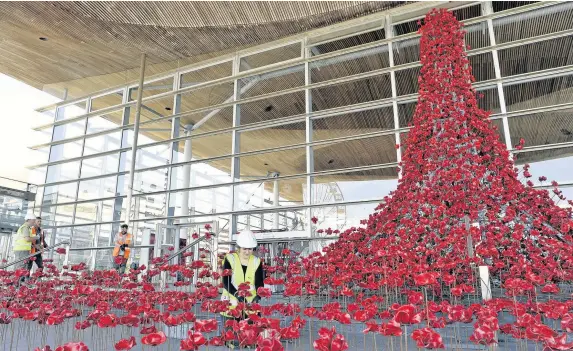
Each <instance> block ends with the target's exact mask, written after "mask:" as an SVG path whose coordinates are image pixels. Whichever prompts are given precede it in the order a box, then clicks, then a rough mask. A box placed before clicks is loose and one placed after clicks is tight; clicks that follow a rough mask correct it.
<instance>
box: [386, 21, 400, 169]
mask: <svg viewBox="0 0 573 351" xmlns="http://www.w3.org/2000/svg"><path fill="white" fill-rule="evenodd" d="M384 32H385V33H386V38H389V39H390V38H393V37H394V28H393V27H392V17H390V15H386V18H385V22H384ZM388 62H389V65H390V67H394V53H393V52H392V42H391V41H390V42H388ZM390 86H391V88H392V112H393V114H394V128H395V129H399V128H400V118H399V116H398V101H396V99H397V98H398V91H397V88H396V72H395V71H393V70H392V71H391V72H390ZM394 138H395V140H396V144H397V145H401V140H400V132H396V133H394ZM396 161H397V162H398V164H399V163H400V162H402V148H401V147H399V148H396ZM400 178H402V167H400V171H399V172H398V179H400Z"/></svg>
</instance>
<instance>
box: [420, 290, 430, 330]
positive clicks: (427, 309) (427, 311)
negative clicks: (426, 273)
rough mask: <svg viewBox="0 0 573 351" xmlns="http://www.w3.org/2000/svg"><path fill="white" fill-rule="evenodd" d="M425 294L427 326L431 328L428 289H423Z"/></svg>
mask: <svg viewBox="0 0 573 351" xmlns="http://www.w3.org/2000/svg"><path fill="white" fill-rule="evenodd" d="M422 291H423V292H424V305H425V306H426V324H427V326H428V327H430V309H429V308H428V294H427V293H426V287H425V286H424V287H423V288H422Z"/></svg>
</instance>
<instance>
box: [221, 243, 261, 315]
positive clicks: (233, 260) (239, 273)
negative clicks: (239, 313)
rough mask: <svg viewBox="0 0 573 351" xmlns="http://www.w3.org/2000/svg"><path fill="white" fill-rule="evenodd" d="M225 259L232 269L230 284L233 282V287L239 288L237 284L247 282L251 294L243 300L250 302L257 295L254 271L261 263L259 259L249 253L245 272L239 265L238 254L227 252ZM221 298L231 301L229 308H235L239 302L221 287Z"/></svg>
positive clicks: (223, 313) (224, 313)
mask: <svg viewBox="0 0 573 351" xmlns="http://www.w3.org/2000/svg"><path fill="white" fill-rule="evenodd" d="M225 260H227V261H228V262H229V264H230V265H231V268H232V270H233V274H232V275H231V284H233V286H234V287H235V289H237V290H239V285H241V284H243V283H247V282H248V283H249V285H250V288H249V291H250V293H251V296H248V297H246V298H245V300H246V301H247V302H252V301H253V300H254V299H255V297H256V296H257V291H256V290H255V272H256V271H257V269H258V268H259V265H260V264H261V259H260V258H258V257H256V256H254V255H251V257H249V263H248V264H247V273H246V274H245V273H244V272H243V267H241V260H240V259H239V255H238V254H237V253H233V254H228V255H227V256H225ZM223 262H225V261H223ZM221 300H223V301H229V302H231V305H230V306H229V309H235V308H236V307H237V305H238V304H239V300H238V299H237V297H236V296H234V295H231V293H229V292H228V291H227V289H225V288H223V294H222V296H221ZM221 314H222V315H223V316H225V317H232V316H231V315H229V314H228V313H226V312H221Z"/></svg>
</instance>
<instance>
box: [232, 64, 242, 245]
mask: <svg viewBox="0 0 573 351" xmlns="http://www.w3.org/2000/svg"><path fill="white" fill-rule="evenodd" d="M240 64H241V58H240V57H239V55H236V56H235V59H234V60H233V76H236V75H237V74H238V73H239V66H240ZM239 84H240V83H239V80H238V79H235V80H234V86H233V101H237V100H239V97H240V87H239ZM240 125H241V110H240V106H239V104H234V105H233V128H236V127H238V126H240ZM231 133H232V134H231V135H232V137H231V155H232V157H231V182H232V183H233V184H232V185H231V196H230V201H231V206H230V208H231V210H232V211H234V210H235V196H236V194H235V184H234V183H235V182H237V181H238V180H240V177H241V172H240V159H239V157H237V156H235V154H237V153H239V151H240V147H241V146H240V137H241V135H240V132H239V131H237V130H236V129H233V131H232V132H231ZM235 233H237V216H236V215H234V214H231V215H229V237H232V235H233V234H235Z"/></svg>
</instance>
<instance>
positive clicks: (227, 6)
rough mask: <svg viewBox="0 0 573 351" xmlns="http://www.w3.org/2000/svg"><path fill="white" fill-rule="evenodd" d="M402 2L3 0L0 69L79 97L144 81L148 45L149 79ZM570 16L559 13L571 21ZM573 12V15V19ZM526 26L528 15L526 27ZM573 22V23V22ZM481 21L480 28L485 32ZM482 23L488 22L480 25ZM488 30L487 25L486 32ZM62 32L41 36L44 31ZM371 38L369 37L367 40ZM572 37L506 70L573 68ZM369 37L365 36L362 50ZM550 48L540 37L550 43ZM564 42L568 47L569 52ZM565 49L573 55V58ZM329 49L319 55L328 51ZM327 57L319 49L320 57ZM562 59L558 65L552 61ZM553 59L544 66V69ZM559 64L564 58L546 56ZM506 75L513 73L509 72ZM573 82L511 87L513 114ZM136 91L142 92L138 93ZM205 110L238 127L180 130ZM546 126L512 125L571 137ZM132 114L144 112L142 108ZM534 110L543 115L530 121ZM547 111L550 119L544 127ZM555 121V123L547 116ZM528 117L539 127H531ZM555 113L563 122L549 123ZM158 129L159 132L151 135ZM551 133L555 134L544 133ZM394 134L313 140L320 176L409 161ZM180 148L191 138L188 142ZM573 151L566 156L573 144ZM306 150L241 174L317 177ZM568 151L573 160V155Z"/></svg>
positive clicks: (207, 146)
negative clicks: (309, 173)
mask: <svg viewBox="0 0 573 351" xmlns="http://www.w3.org/2000/svg"><path fill="white" fill-rule="evenodd" d="M399 4H400V3H398V2H391V3H390V2H388V3H383V2H351V1H346V2H183V3H178V2H159V3H154V2H137V3H129V2H82V3H78V2H63V3H60V2H38V3H36V2H34V3H32V2H24V3H7V2H3V3H0V16H1V18H0V30H1V31H2V33H3V34H4V41H3V42H2V43H0V67H2V70H3V73H7V74H9V75H12V76H15V77H16V78H18V79H20V80H23V81H26V82H27V83H29V84H32V85H34V86H37V87H40V88H44V90H46V91H51V92H61V91H63V89H64V88H66V89H68V93H69V96H71V97H79V96H83V95H86V94H89V93H91V92H93V91H97V90H101V89H104V88H108V87H110V86H116V85H120V84H124V83H126V82H130V81H133V80H135V79H136V78H137V74H138V69H137V65H138V63H139V53H140V52H141V51H143V50H144V51H145V52H147V53H148V55H149V60H150V63H151V64H150V65H149V68H148V70H147V71H146V75H147V76H149V75H153V74H157V73H161V72H165V71H168V70H171V69H175V68H178V67H182V66H185V65H188V64H190V63H194V62H200V61H202V60H205V59H208V58H212V57H217V56H219V55H222V54H225V53H230V52H233V51H235V50H238V49H241V48H245V47H249V46H252V45H254V44H258V43H262V42H268V41H271V40H275V39H278V38H280V37H284V36H287V35H291V34H294V33H298V32H302V31H305V30H309V29H312V28H317V27H321V26H325V25H329V24H333V23H336V22H339V21H343V20H346V19H349V18H351V17H354V16H358V15H361V14H366V13H369V12H373V11H381V10H384V9H386V8H388V7H392V6H397V5H399ZM571 13H573V12H571ZM569 15H570V14H569V13H565V12H560V13H559V16H560V18H561V19H563V18H565V17H567V18H569V17H568V16H569ZM564 16H565V17H564ZM517 23H519V21H517ZM571 23H573V22H571ZM499 25H500V26H499V28H498V32H497V33H496V34H497V35H498V36H499V37H500V38H505V37H506V36H508V35H510V34H511V35H512V39H511V40H516V39H519V38H520V36H519V33H516V30H517V29H516V28H518V29H519V28H520V29H519V31H520V33H522V35H525V36H530V35H531V33H530V30H528V31H526V29H527V28H522V27H520V26H519V25H518V24H517V25H516V26H517V27H515V26H511V24H503V25H502V23H499ZM478 27H479V26H478ZM478 27H476V28H477V29H480V28H478ZM539 28H543V32H539V33H534V34H535V35H540V34H543V33H546V32H549V33H550V32H554V31H557V30H563V29H564V28H565V27H564V24H563V22H562V21H555V20H554V19H553V18H550V17H549V18H547V19H546V22H544V25H543V26H540V27H539ZM482 29H483V28H482ZM383 35H384V33H383V31H382V32H381V33H380V32H377V33H374V34H373V33H370V34H367V35H365V37H364V38H363V39H361V38H356V37H355V38H351V40H354V41H356V40H367V41H371V40H378V39H379V38H380V36H383ZM40 36H43V37H47V38H49V40H48V41H46V42H44V41H40V40H38V37H40ZM366 36H369V37H368V38H366ZM467 38H468V39H469V41H468V42H471V44H472V46H473V47H482V46H487V45H488V40H487V36H486V35H484V34H483V31H482V30H472V31H471V32H469V33H468V36H467ZM572 42H573V38H571V37H567V38H565V39H562V42H560V45H549V46H545V48H546V49H545V50H533V52H534V54H535V55H534V56H535V58H533V56H531V55H532V54H531V52H532V51H531V50H530V49H520V48H517V49H513V50H512V51H510V50H507V51H503V50H502V51H500V57H501V58H502V60H501V61H502V62H501V65H502V73H503V72H515V73H513V74H518V73H525V72H531V71H536V70H539V69H547V68H552V67H559V66H564V65H570V64H573V62H571V60H572V57H573V56H572V55H571V54H570V48H571V43H572ZM328 45H330V44H323V45H320V46H319V47H317V50H319V51H320V50H323V52H328V51H332V50H337V49H340V48H341V47H339V46H340V45H343V46H344V45H346V44H344V43H340V42H338V43H333V44H332V47H329V46H328ZM351 45H356V43H354V44H351ZM539 45H541V44H539ZM564 48H569V49H568V50H564ZM418 50H419V49H418V47H417V43H416V41H410V42H402V43H401V44H400V49H399V51H398V50H396V51H395V52H394V53H393V55H394V57H395V59H398V60H399V61H400V62H402V63H407V62H414V61H417V60H418V59H419V58H418V57H419V54H418ZM565 51H566V52H565ZM298 52H300V48H299V47H296V46H293V47H290V48H285V49H282V50H279V51H277V52H272V53H267V54H265V55H257V56H252V57H250V58H249V59H248V60H246V62H245V63H246V65H245V66H244V67H243V66H242V68H249V66H251V67H252V66H254V67H258V66H264V65H265V64H269V63H272V62H276V61H277V60H278V59H280V58H284V57H289V55H292V54H298ZM319 53H320V52H319ZM315 54H316V53H315ZM548 59H551V60H548ZM542 62H545V64H544V65H541V63H542ZM547 62H551V63H547ZM388 65H389V63H388V59H387V57H385V56H383V55H380V53H378V52H375V53H369V55H366V56H363V57H357V55H355V56H350V57H346V60H345V61H341V60H338V61H336V60H334V61H332V60H331V61H324V62H317V63H314V64H313V65H312V66H311V69H312V81H313V82H320V81H326V80H330V79H333V78H337V77H343V76H348V75H352V74H356V73H360V72H367V71H372V70H375V69H380V68H384V67H388ZM472 65H473V66H474V71H475V73H476V76H477V78H478V79H479V80H486V79H492V78H494V77H493V63H492V60H491V55H479V56H476V57H473V58H472ZM418 71H419V69H418V68H415V69H410V70H406V71H401V72H398V73H397V76H396V77H397V80H398V81H397V85H398V86H397V90H398V94H411V93H415V92H416V91H417V79H418V77H417V73H418ZM230 74H231V65H230V64H222V65H219V66H215V67H211V68H207V69H203V70H200V71H197V72H192V73H189V74H186V75H184V76H183V78H182V84H183V85H184V86H185V84H193V83H197V82H204V81H208V80H212V79H216V78H221V77H226V76H229V75H230ZM504 75H507V74H504ZM241 83H242V87H243V89H242V90H241V95H242V97H252V96H259V95H262V94H267V93H270V92H275V91H281V90H285V89H288V88H292V87H300V86H302V85H303V84H304V77H303V71H302V67H299V68H296V67H295V68H290V69H288V70H287V71H285V72H282V74H274V75H273V74H271V75H266V76H265V75H264V76H259V77H254V78H253V77H249V78H246V79H244V80H243V81H242V82H241ZM172 84H173V82H172V80H170V79H166V80H164V81H159V82H153V83H149V84H148V85H146V87H145V88H144V96H150V95H155V94H158V93H161V92H163V91H167V90H170V89H171V86H172ZM571 85H573V82H572V81H571V79H566V78H559V79H557V80H556V81H555V82H553V81H552V82H550V83H548V84H540V83H535V82H534V83H529V85H525V86H520V87H518V88H511V87H508V88H506V102H507V105H508V110H509V111H515V110H520V109H523V108H531V107H538V106H545V105H549V104H555V103H564V102H571V101H573V94H571V88H573V87H572V86H571ZM495 91H496V90H495V89H493V90H491V89H490V90H488V91H484V95H485V97H484V98H483V99H481V100H480V102H479V103H480V106H481V107H482V108H485V109H489V110H492V111H493V112H494V113H497V112H499V99H498V96H497V94H496V93H495ZM232 92H233V86H232V85H231V84H229V83H226V84H221V85H219V86H215V87H209V88H205V89H202V90H198V91H193V92H191V93H188V94H184V95H183V96H182V99H181V111H182V112H185V111H190V110H193V109H197V108H203V107H209V106H213V105H217V104H220V103H223V102H225V101H228V99H229V98H230V97H231V96H232ZM135 96H136V92H135V91H132V93H131V99H133V98H135ZM388 97H391V87H390V80H389V76H388V75H381V76H377V77H371V78H368V79H364V80H361V81H357V82H349V83H344V84H339V85H336V86H328V87H323V88H318V89H314V90H313V91H312V100H313V110H315V111H316V110H324V109H329V108H335V107H339V106H345V105H349V104H356V103H360V102H367V101H373V100H378V99H383V98H388ZM120 101H121V96H120V95H118V94H117V93H116V94H110V95H109V96H105V97H101V98H98V99H97V100H94V102H93V107H94V108H95V109H98V108H104V107H107V106H111V105H115V104H119V102H120ZM304 106H305V104H304V94H303V92H297V93H291V94H288V95H284V96H278V97H274V98H270V99H266V100H261V101H256V102H251V103H246V104H243V105H241V123H242V124H250V123H255V122H258V121H268V120H272V119H277V118H281V117H286V116H292V115H298V114H302V113H304ZM414 106H415V104H406V105H400V106H399V117H400V118H399V119H400V123H401V126H406V125H407V124H408V121H410V120H411V114H412V113H413V111H414V109H413V107H414ZM172 108H173V98H171V97H170V98H163V99H160V100H154V101H151V102H146V103H145V106H144V109H143V110H142V121H148V120H152V119H156V118H158V117H161V116H167V115H169V114H171V113H172V112H171V111H170V110H168V109H172ZM206 115H209V116H211V118H210V119H209V120H208V121H207V122H206V123H205V124H204V125H202V126H201V127H200V128H199V129H198V130H197V132H198V133H201V132H205V131H212V130H218V129H222V128H229V127H231V126H232V109H231V108H230V107H227V108H223V109H217V110H214V111H207V112H202V113H197V114H194V115H190V116H186V117H184V118H182V121H181V124H182V126H183V125H186V124H189V123H191V124H194V123H197V122H198V121H199V120H201V119H202V118H203V117H205V116H206ZM102 117H104V118H106V119H108V120H110V121H113V122H114V123H119V121H120V120H121V112H119V111H118V112H116V113H109V114H106V115H105V116H102ZM542 117H543V118H544V119H543V121H539V122H536V123H532V122H531V121H530V120H526V119H523V120H521V119H515V120H513V121H512V120H510V128H511V133H512V139H517V140H519V138H520V137H524V138H525V139H526V140H527V145H543V144H545V143H547V142H551V143H553V142H561V141H571V140H573V136H572V134H571V131H572V130H573V125H571V121H572V120H573V119H571V118H568V117H570V115H569V114H567V113H566V112H547V113H544V114H543V116H542ZM131 118H133V111H132V114H131ZM531 118H534V117H531ZM539 118H541V116H538V117H537V119H536V121H538V120H539ZM545 118H546V119H545ZM520 121H524V122H525V121H529V122H528V123H520ZM544 121H551V123H553V122H555V123H557V124H559V126H556V125H552V124H551V123H548V122H544ZM393 127H394V120H393V114H392V108H380V109H376V110H371V111H364V112H359V113H353V114H345V115H341V116H334V117H329V118H325V119H321V120H317V121H315V122H314V129H315V131H314V135H313V139H314V140H324V139H331V138H336V137H342V136H350V135H359V134H364V133H369V132H375V131H380V130H388V129H392V128H393ZM142 128H144V129H143V130H142V133H143V134H144V135H146V136H147V137H149V138H151V139H153V140H165V139H168V138H169V136H170V132H169V130H170V122H157V123H152V124H149V125H145V126H143V127H142ZM146 129H147V130H146ZM542 139H543V140H542ZM304 141H305V126H304V123H300V122H299V123H293V124H289V125H283V126H279V127H273V128H266V129H261V130H255V131H249V132H244V133H242V135H241V144H240V151H241V152H248V151H254V150H262V149H267V148H273V147H279V146H285V145H291V144H300V143H304ZM395 144H396V142H395V140H394V136H393V135H389V136H378V137H374V138H368V139H361V140H356V141H348V142H339V143H335V144H328V145H320V146H316V147H314V152H315V160H314V161H315V170H316V171H324V170H330V169H340V168H347V167H354V166H362V165H373V164H382V163H391V162H395V161H396V152H395ZM230 146H231V135H230V134H223V135H217V136H211V137H206V138H198V139H196V140H194V141H193V156H194V157H195V158H197V159H200V158H208V157H214V156H219V155H226V154H229V153H230V152H231V149H230ZM180 147H181V151H182V147H183V143H181V145H180ZM572 150H573V148H569V149H566V150H554V151H545V152H543V153H532V154H529V155H526V156H520V157H518V159H517V160H518V162H533V161H536V160H540V159H546V158H552V157H563V156H564V155H565V154H569V153H571V151H572ZM565 151H566V152H565ZM304 152H305V151H304V148H297V149H291V150H284V151H280V152H274V153H267V154H260V155H253V156H249V157H243V158H241V168H240V171H241V175H242V176H245V177H246V176H253V175H254V176H264V175H265V174H266V173H267V172H278V173H280V174H281V175H292V174H302V173H305V172H306V163H305V153H304ZM564 152H565V154H564ZM210 165H211V166H214V167H216V168H217V169H220V170H223V171H226V172H228V171H229V170H230V160H221V161H215V162H212V163H210ZM396 176H397V173H396V169H395V168H385V169H379V170H373V171H363V172H353V173H345V174H338V175H332V176H323V177H319V178H316V179H315V181H316V182H331V181H361V180H372V179H388V178H395V177H396ZM304 182H305V179H304V178H302V179H293V180H289V181H284V182H281V183H282V185H281V196H282V197H284V198H286V199H289V200H292V201H301V200H302V189H303V187H304Z"/></svg>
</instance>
